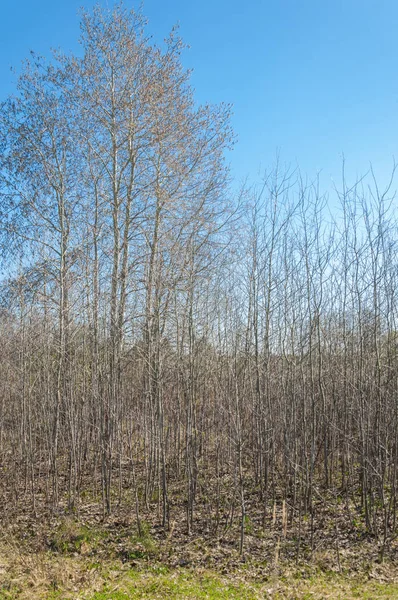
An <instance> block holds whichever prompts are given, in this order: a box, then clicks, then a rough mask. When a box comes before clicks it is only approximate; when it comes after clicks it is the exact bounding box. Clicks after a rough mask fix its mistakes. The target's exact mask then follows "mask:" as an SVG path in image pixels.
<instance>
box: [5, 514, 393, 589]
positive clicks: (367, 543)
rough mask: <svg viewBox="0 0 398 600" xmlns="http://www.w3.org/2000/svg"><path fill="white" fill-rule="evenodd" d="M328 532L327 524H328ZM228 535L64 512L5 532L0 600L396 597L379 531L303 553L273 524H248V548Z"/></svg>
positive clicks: (391, 553)
mask: <svg viewBox="0 0 398 600" xmlns="http://www.w3.org/2000/svg"><path fill="white" fill-rule="evenodd" d="M324 531H325V530H324ZM232 534H233V532H231V539H229V538H228V537H227V535H226V534H225V535H224V537H223V539H219V540H218V541H214V540H213V542H212V541H211V539H210V538H209V539H206V538H205V537H204V536H203V535H200V534H199V532H198V533H197V534H195V535H192V536H189V537H187V535H186V534H185V535H182V534H181V532H178V528H177V526H174V525H173V527H172V528H171V530H170V531H168V532H165V531H163V530H162V529H161V528H159V527H158V526H157V525H156V523H152V524H151V523H150V522H149V521H143V522H142V528H141V532H140V535H138V532H137V528H136V527H135V525H134V522H132V521H126V522H124V521H121V520H117V519H114V520H108V521H106V522H102V521H99V520H95V519H93V518H92V519H91V520H90V519H85V520H82V519H81V518H80V520H79V519H77V518H76V517H71V516H69V517H62V518H57V519H53V520H50V521H48V522H45V521H39V520H38V519H35V520H31V521H29V522H28V521H23V520H21V519H20V521H19V522H18V523H14V524H13V525H9V526H8V527H7V529H3V530H2V531H0V600H27V599H32V600H46V599H47V600H128V599H130V598H131V599H132V600H134V599H141V598H142V599H145V600H153V599H155V598H160V599H162V598H165V599H169V600H172V599H181V600H182V599H184V598H193V599H198V600H201V599H203V600H204V599H209V600H222V599H226V600H227V599H230V600H233V599H236V600H257V599H264V600H266V599H275V600H276V599H279V600H293V599H304V598H306V599H309V598H312V599H323V598H337V599H338V598H340V599H342V600H352V599H355V598H357V599H367V600H370V599H373V600H378V599H394V598H397V600H398V561H397V556H398V554H397V553H396V552H395V551H394V552H395V553H393V552H392V550H391V552H390V554H389V556H388V557H387V559H386V560H385V562H383V563H380V558H379V552H378V550H377V545H376V544H375V541H374V540H367V539H366V538H364V537H360V536H358V542H357V543H354V542H355V540H354V541H353V540H351V543H350V544H346V545H344V543H343V542H344V539H343V538H342V539H340V543H339V546H337V547H334V546H333V545H329V546H327V545H326V544H325V543H323V544H322V542H323V541H324V539H325V534H324V537H323V538H320V540H319V543H318V546H317V548H316V549H315V550H314V551H313V552H310V551H307V552H305V549H304V550H303V552H302V557H300V560H298V557H296V553H295V547H296V546H295V544H292V542H291V541H290V540H289V539H285V540H283V539H282V538H281V536H280V535H278V534H277V532H272V531H270V533H269V539H268V538H266V537H261V538H258V537H256V536H254V535H250V534H249V533H247V535H246V540H245V555H244V557H242V556H240V555H239V554H238V552H237V546H236V541H235V537H236V536H235V534H233V535H232Z"/></svg>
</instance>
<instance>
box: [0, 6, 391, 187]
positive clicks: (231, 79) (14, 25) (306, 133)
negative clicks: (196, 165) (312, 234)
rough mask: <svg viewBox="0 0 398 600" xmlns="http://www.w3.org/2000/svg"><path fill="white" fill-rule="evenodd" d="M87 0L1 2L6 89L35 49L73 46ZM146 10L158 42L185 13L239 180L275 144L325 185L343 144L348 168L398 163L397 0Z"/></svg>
mask: <svg viewBox="0 0 398 600" xmlns="http://www.w3.org/2000/svg"><path fill="white" fill-rule="evenodd" d="M82 3H84V1H83V0H34V1H33V0H19V1H15V2H12V1H11V0H3V1H2V2H1V13H0V16H1V18H0V98H4V97H5V96H6V95H7V94H8V93H10V92H12V91H13V75H12V73H11V72H10V66H14V67H18V66H19V64H20V62H21V60H22V59H23V58H24V57H26V56H27V55H28V53H29V50H30V49H33V50H36V51H38V52H39V53H41V54H44V55H48V53H49V52H48V51H49V48H50V47H61V48H63V49H65V50H72V51H73V50H76V49H77V39H78V36H79V17H78V10H79V7H80V5H81V4H82ZM125 3H126V5H127V6H134V5H135V6H137V3H135V4H133V3H132V2H131V0H126V2H125ZM92 4H93V2H92V1H91V0H86V2H85V3H84V6H85V7H90V6H91V5H92ZM105 4H106V2H105ZM108 4H112V2H111V0H108ZM144 13H145V14H146V15H147V17H148V18H149V26H148V32H149V33H152V34H153V36H154V39H155V40H159V41H160V40H162V39H163V38H164V37H165V36H166V35H167V33H168V31H169V29H170V28H171V26H172V25H173V24H174V23H176V22H177V21H178V22H179V24H180V31H181V35H182V37H183V38H184V40H185V41H186V42H187V43H188V44H190V46H191V49H190V50H189V51H187V52H186V53H185V55H184V64H185V65H186V66H187V67H192V68H193V69H194V73H193V77H192V83H193V85H194V87H195V89H196V98H197V99H198V101H209V102H218V101H226V102H231V103H233V105H234V117H233V126H234V129H235V132H236V134H237V139H238V143H237V145H236V147H235V149H234V151H233V153H231V155H230V157H229V160H230V161H231V166H232V172H233V174H234V176H235V177H236V178H237V179H242V178H244V177H245V176H246V175H249V176H250V177H255V176H256V175H257V174H258V173H259V172H260V171H261V170H262V169H263V168H265V167H267V166H268V165H270V164H271V163H272V162H273V159H274V157H275V154H276V152H277V150H278V149H279V151H280V156H281V159H282V161H284V162H287V163H289V162H290V163H292V164H296V162H297V163H298V164H299V165H300V167H301V168H302V169H303V170H304V171H305V172H307V173H310V174H314V173H315V172H316V171H317V170H321V169H322V180H323V181H324V182H325V183H326V186H328V183H327V182H328V181H330V178H331V177H333V178H336V179H337V178H338V177H339V173H340V160H341V154H342V153H343V152H344V154H345V156H346V160H347V164H348V169H349V172H350V173H352V174H355V173H356V172H358V173H359V172H363V171H365V170H366V169H367V167H368V165H369V161H372V162H373V164H374V167H375V169H376V172H377V173H379V174H380V176H381V177H382V178H384V177H385V176H386V173H387V172H388V170H389V168H390V165H391V163H392V157H393V156H395V157H396V159H397V160H398V69H397V67H398V61H397V58H398V42H397V38H398V2H397V0H378V1H375V0H247V1H246V2H244V1H243V2H242V1H237V0H200V1H196V2H195V1H191V0H146V1H145V2H144Z"/></svg>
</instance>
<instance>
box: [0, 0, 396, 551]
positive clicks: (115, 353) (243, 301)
mask: <svg viewBox="0 0 398 600" xmlns="http://www.w3.org/2000/svg"><path fill="white" fill-rule="evenodd" d="M81 44H82V46H81V48H82V51H81V53H80V54H79V55H77V56H72V55H63V54H61V53H57V54H56V55H55V56H54V57H53V58H52V60H51V62H49V63H47V62H46V61H45V60H44V59H43V58H41V57H38V56H35V55H32V57H31V59H30V60H29V61H28V62H27V63H26V64H25V66H24V68H23V71H22V74H21V76H20V78H19V82H18V92H17V95H16V96H15V97H13V98H10V99H8V100H7V101H5V102H4V103H3V105H2V108H1V113H0V165H1V167H0V192H1V198H0V213H1V214H0V216H1V236H2V237H1V250H2V257H3V264H4V267H3V277H2V282H1V290H0V291H1V313H0V357H1V360H0V470H1V471H0V472H1V478H0V487H1V488H2V489H1V491H0V493H2V494H3V499H4V502H3V511H6V512H7V511H8V512H9V513H10V514H12V513H13V511H15V510H17V507H18V503H19V502H23V504H24V505H25V506H28V507H29V509H31V510H33V511H34V512H35V511H38V510H42V509H43V507H44V506H45V507H47V508H49V509H51V510H57V509H58V508H59V506H63V507H64V508H65V507H66V508H67V509H68V510H78V509H79V506H80V505H81V504H82V503H84V501H85V498H87V495H90V498H94V500H95V502H98V503H102V506H103V512H104V515H107V514H110V513H111V512H112V510H113V509H114V507H115V505H123V503H125V504H126V505H129V506H130V505H131V507H132V510H134V511H135V515H136V519H137V524H138V527H140V515H141V513H142V511H145V510H150V509H151V507H153V506H154V502H155V503H157V504H158V508H159V516H160V519H161V523H162V525H163V526H164V527H168V526H169V520H170V511H172V510H174V511H177V510H182V507H184V511H185V522H186V528H187V531H188V532H191V530H193V529H194V528H195V522H196V521H195V518H196V511H197V507H198V506H199V505H200V506H201V507H202V508H203V506H205V509H206V514H207V518H208V520H209V523H210V526H211V528H212V530H213V531H214V533H215V534H216V533H217V531H218V530H219V528H220V527H221V526H222V523H224V522H226V521H228V520H230V522H231V523H232V522H235V521H236V522H237V523H240V529H239V531H240V533H239V544H240V548H241V550H242V548H243V544H244V535H245V530H246V525H247V522H248V519H254V518H260V522H259V527H260V526H261V522H262V523H263V525H264V524H265V522H266V519H267V518H268V516H269V515H270V514H272V511H273V507H274V506H275V505H276V504H278V505H279V504H280V505H282V506H283V507H284V508H283V510H285V507H287V508H286V511H287V512H288V518H289V519H290V520H291V521H292V522H294V521H295V520H296V521H297V522H298V523H301V522H302V520H303V519H304V518H306V516H307V515H311V514H312V513H313V504H314V501H317V500H319V497H321V498H322V497H324V496H323V494H326V493H327V494H331V495H332V496H333V497H334V498H335V499H336V502H337V500H338V499H341V500H342V501H344V502H345V503H346V506H347V510H348V511H349V510H351V509H350V507H357V508H359V509H360V511H361V513H360V514H361V518H363V522H364V527H365V528H366V531H367V532H368V533H369V534H371V535H375V536H377V537H378V538H379V539H380V540H382V542H383V548H384V547H385V546H386V545H387V544H388V542H389V541H390V540H391V539H393V537H394V536H395V532H396V516H397V506H396V502H397V465H398V447H397V435H398V434H397V432H398V402H397V398H398V333H397V332H398V327H397V324H396V319H397V316H398V313H397V308H398V307H397V300H398V299H397V282H398V260H397V256H398V255H397V243H398V230H397V223H396V215H395V199H394V185H393V179H394V169H393V173H392V178H391V181H390V183H389V184H387V186H386V187H385V188H384V189H383V190H381V189H380V187H379V186H378V184H377V182H376V179H375V177H374V175H373V173H372V172H370V173H369V174H368V176H367V177H366V178H364V179H361V180H358V181H357V182H356V183H354V184H349V183H348V182H347V181H346V178H345V175H344V168H343V170H342V178H341V183H340V184H339V186H338V187H336V190H335V192H334V193H333V194H332V195H331V197H330V198H328V197H327V196H326V195H324V194H322V193H321V192H320V190H319V185H318V182H308V181H305V180H303V179H302V178H301V177H300V175H299V173H298V172H296V171H289V170H283V169H281V167H280V165H279V164H277V165H276V167H274V168H273V169H272V170H271V171H270V172H269V173H268V174H266V175H265V176H264V178H263V180H262V182H261V185H260V186H259V187H246V188H245V189H243V190H242V191H241V193H240V194H239V197H238V198H237V197H232V195H231V191H230V186H229V181H228V170H227V168H226V165H225V162H224V154H225V150H226V149H227V148H228V147H230V146H231V145H232V143H233V136H232V133H231V129H230V108H229V107H228V106H223V105H221V106H209V105H207V106H197V105H196V104H195V101H194V98H193V93H192V89H191V87H190V83H189V73H188V72H186V71H185V70H184V69H183V67H182V65H181V60H180V53H181V50H182V49H183V45H182V42H181V40H180V39H179V38H178V35H177V33H176V32H175V31H174V32H172V34H171V35H170V36H169V38H168V39H167V40H166V41H165V43H164V45H163V46H162V47H161V48H158V47H156V46H154V45H153V44H152V43H151V41H150V40H149V39H148V38H147V37H146V34H145V23H144V20H143V18H142V17H141V15H140V14H136V13H131V12H129V11H127V10H125V9H124V8H123V7H122V6H119V7H118V8H116V9H114V10H113V11H106V10H102V9H100V8H98V7H97V8H95V9H94V11H93V12H92V13H90V14H86V13H84V14H83V16H82V39H81ZM343 167H344V165H343ZM253 497H255V498H256V501H255V502H253ZM328 497H329V496H328ZM13 498H14V499H15V500H16V502H13V500H12V499H13ZM249 499H250V500H249ZM253 507H255V512H253V514H251V512H250V511H251V510H254V508H253ZM259 515H260V517H259ZM261 519H262V521H261ZM286 519H287V517H286ZM286 519H285V521H286ZM225 520H226V521H225ZM283 527H284V528H285V527H287V525H286V523H285V524H284V525H283ZM299 545H300V540H299V539H298V546H299Z"/></svg>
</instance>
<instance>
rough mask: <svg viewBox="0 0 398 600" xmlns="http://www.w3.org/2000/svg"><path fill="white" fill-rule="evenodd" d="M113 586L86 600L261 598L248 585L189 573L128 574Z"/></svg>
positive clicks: (107, 586)
mask: <svg viewBox="0 0 398 600" xmlns="http://www.w3.org/2000/svg"><path fill="white" fill-rule="evenodd" d="M117 587H118V589H115V587H113V589H112V586H109V584H108V585H105V589H104V590H103V591H101V592H97V593H95V594H94V595H92V596H87V598H89V600H128V599H130V598H131V599H132V600H135V599H137V600H138V599H148V600H152V599H155V598H166V599H167V598H168V599H177V598H178V599H183V598H195V599H197V600H205V599H212V600H223V599H224V598H225V599H230V600H235V599H236V600H254V599H256V598H260V596H259V595H258V593H256V591H255V590H251V589H250V588H251V586H250V585H247V584H246V585H244V584H239V583H234V582H230V581H228V578H220V577H219V576H217V575H215V574H213V573H204V574H195V573H194V572H190V571H171V572H163V573H162V572H156V571H155V572H144V573H137V572H134V571H132V572H130V573H129V575H128V577H127V578H126V579H125V580H123V581H122V582H119V583H118V584H117Z"/></svg>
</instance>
